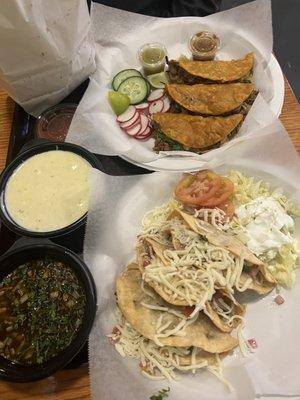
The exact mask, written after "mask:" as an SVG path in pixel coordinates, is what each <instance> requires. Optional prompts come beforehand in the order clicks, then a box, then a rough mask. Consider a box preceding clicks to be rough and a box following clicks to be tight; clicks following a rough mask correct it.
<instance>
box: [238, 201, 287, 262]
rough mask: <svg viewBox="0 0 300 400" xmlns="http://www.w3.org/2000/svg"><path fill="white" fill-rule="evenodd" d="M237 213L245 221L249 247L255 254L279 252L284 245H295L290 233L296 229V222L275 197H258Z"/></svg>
mask: <svg viewBox="0 0 300 400" xmlns="http://www.w3.org/2000/svg"><path fill="white" fill-rule="evenodd" d="M235 212H236V215H237V216H238V218H239V219H242V220H244V221H245V225H244V228H245V233H246V235H247V236H248V241H247V247H248V248H249V249H250V250H251V251H252V252H253V253H254V254H256V255H259V254H263V253H265V252H267V251H269V250H279V249H281V247H282V246H283V245H285V244H290V243H293V238H292V236H291V235H290V233H289V232H288V231H289V230H292V229H293V228H294V221H293V219H292V218H291V217H290V216H289V215H288V214H287V213H286V212H285V211H284V209H283V207H282V206H281V205H280V204H279V203H278V201H276V200H275V199H274V198H273V197H258V198H257V199H255V200H252V201H250V202H249V203H246V204H243V205H242V206H240V207H238V208H237V209H236V211H235ZM283 230H284V231H285V232H283Z"/></svg>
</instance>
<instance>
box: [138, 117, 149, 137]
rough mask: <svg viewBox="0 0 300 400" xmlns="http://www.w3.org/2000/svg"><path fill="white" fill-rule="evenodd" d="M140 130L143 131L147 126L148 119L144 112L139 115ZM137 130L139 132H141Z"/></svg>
mask: <svg viewBox="0 0 300 400" xmlns="http://www.w3.org/2000/svg"><path fill="white" fill-rule="evenodd" d="M140 121H141V122H140V123H141V132H143V131H144V130H145V129H146V128H147V127H148V126H149V119H148V117H147V116H146V115H145V114H141V115H140ZM141 132H139V134H140V133H141Z"/></svg>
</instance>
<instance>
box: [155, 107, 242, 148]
mask: <svg viewBox="0 0 300 400" xmlns="http://www.w3.org/2000/svg"><path fill="white" fill-rule="evenodd" d="M152 120H153V125H154V128H155V132H154V138H155V144H154V150H155V151H156V152H159V151H172V150H179V151H180V150H185V151H192V152H195V153H199V154H201V153H204V152H205V151H208V150H210V149H212V148H214V147H217V146H220V145H221V144H222V143H224V142H225V141H226V140H227V139H228V138H229V137H232V136H234V135H235V134H236V133H237V132H238V129H239V127H240V125H241V123H242V121H243V115H242V114H233V115H230V116H227V117H206V118H205V117H201V116H195V115H186V114H176V113H156V114H153V116H152Z"/></svg>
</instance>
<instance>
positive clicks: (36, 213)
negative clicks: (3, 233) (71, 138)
mask: <svg viewBox="0 0 300 400" xmlns="http://www.w3.org/2000/svg"><path fill="white" fill-rule="evenodd" d="M90 169H91V165H90V164H89V163H88V162H87V161H86V160H85V159H84V158H82V157H81V156H79V155H78V154H75V153H72V152H70V151H62V150H51V151H47V152H44V153H40V154H37V155H35V156H33V157H30V158H29V159H28V160H26V161H25V162H24V163H23V164H22V165H21V166H20V167H19V168H17V169H16V171H15V172H14V173H13V175H12V176H11V177H10V178H9V180H8V182H7V185H6V188H5V205H6V209H7V211H8V213H9V215H10V217H11V218H12V219H13V220H14V221H15V222H16V223H17V224H18V225H20V226H21V227H23V228H25V229H28V230H30V231H34V232H50V231H54V230H57V229H61V228H64V227H66V226H68V225H70V224H72V223H73V222H75V221H77V220H78V219H79V218H81V217H82V216H83V215H84V214H85V213H86V212H87V210H88V204H89V171H90Z"/></svg>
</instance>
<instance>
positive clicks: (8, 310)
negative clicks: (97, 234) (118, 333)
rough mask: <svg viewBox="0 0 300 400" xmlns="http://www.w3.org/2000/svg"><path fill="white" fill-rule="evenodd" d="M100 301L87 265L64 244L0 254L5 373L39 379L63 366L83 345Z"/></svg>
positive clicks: (1, 375) (0, 372)
mask: <svg viewBox="0 0 300 400" xmlns="http://www.w3.org/2000/svg"><path fill="white" fill-rule="evenodd" d="M96 304H97V298H96V288H95V283H94V280H93V277H92V275H91V273H90V271H89V269H88V267H87V266H86V264H85V263H84V262H83V261H82V260H81V259H80V258H79V257H78V256H77V255H76V254H75V253H73V252H72V251H70V250H68V249H66V248H64V247H62V246H58V245H54V244H34V245H30V246H23V247H20V248H18V249H15V250H13V251H10V252H8V253H6V254H5V255H3V256H2V257H0V379H4V380H8V381H13V382H30V381H36V380H39V379H43V378H46V377H47V376H50V375H52V374H53V373H54V372H56V371H57V370H59V369H61V368H63V367H64V366H65V365H66V364H68V363H69V362H70V361H71V360H72V359H73V358H74V357H75V356H76V354H77V353H78V352H79V351H80V350H81V348H82V347H83V346H84V344H85V342H86V340H87V338H88V335H89V333H90V331H91V329H92V325H93V322H94V318H95V313H96V307H97V305H96Z"/></svg>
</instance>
